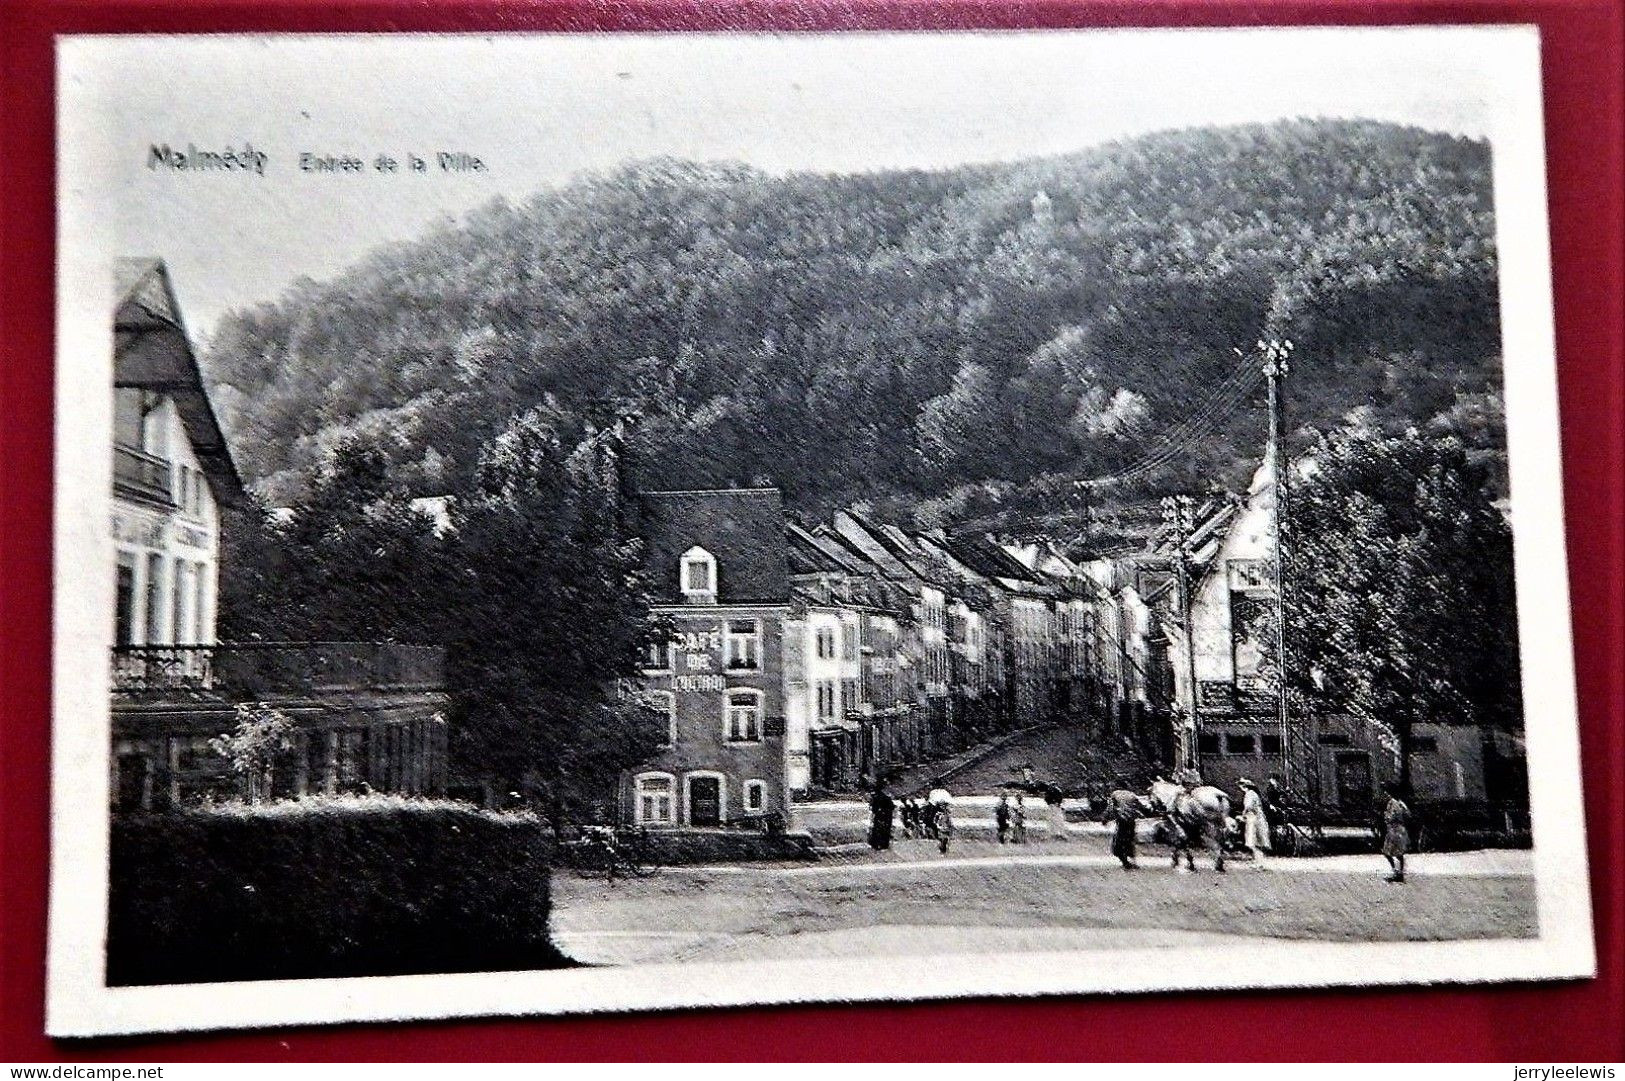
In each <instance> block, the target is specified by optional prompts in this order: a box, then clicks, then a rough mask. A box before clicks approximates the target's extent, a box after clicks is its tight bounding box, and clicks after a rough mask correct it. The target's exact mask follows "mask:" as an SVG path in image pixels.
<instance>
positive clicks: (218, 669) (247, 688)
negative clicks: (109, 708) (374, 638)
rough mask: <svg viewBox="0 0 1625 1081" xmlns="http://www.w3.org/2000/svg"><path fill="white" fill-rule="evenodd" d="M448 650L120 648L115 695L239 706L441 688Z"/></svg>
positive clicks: (269, 645)
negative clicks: (327, 694)
mask: <svg viewBox="0 0 1625 1081" xmlns="http://www.w3.org/2000/svg"><path fill="white" fill-rule="evenodd" d="M444 685H445V651H444V650H443V649H442V648H441V647H439V646H415V645H405V644H402V643H399V642H225V643H221V644H218V645H212V646H115V647H114V648H113V690H114V692H115V693H123V694H142V693H165V694H188V693H190V694H197V695H200V696H207V697H211V698H228V699H232V700H251V699H268V698H277V697H284V696H290V695H299V694H310V693H314V692H320V691H341V690H405V689H413V690H435V689H439V688H441V687H444Z"/></svg>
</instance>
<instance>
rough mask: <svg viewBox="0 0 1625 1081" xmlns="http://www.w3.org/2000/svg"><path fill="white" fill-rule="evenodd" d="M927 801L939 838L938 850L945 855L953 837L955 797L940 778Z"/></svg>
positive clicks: (933, 827)
mask: <svg viewBox="0 0 1625 1081" xmlns="http://www.w3.org/2000/svg"><path fill="white" fill-rule="evenodd" d="M925 802H926V805H927V809H928V811H929V813H930V816H931V825H932V829H933V832H934V834H935V836H936V839H937V850H938V851H939V852H941V853H942V854H943V855H947V854H948V842H949V841H950V840H952V839H953V834H954V819H953V810H952V808H953V802H954V797H953V796H952V795H951V794H950V793H949V792H948V788H947V786H946V785H945V784H944V783H943V782H942V780H941V779H940V778H939V779H938V780H937V782H936V785H935V786H934V787H933V788H932V789H931V791H930V792H929V793H928V794H927V795H926V797H925Z"/></svg>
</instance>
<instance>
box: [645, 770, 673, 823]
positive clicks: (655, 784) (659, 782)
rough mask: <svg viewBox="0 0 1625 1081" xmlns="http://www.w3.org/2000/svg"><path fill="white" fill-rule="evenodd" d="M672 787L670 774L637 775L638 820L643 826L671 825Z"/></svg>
mask: <svg viewBox="0 0 1625 1081" xmlns="http://www.w3.org/2000/svg"><path fill="white" fill-rule="evenodd" d="M674 787H675V786H674V782H673V781H672V778H671V775H670V774H667V773H654V774H648V775H646V776H643V777H639V778H638V790H637V801H636V813H637V819H638V822H639V823H641V824H642V825H645V826H669V825H671V823H672V821H673V814H672V791H673V788H674Z"/></svg>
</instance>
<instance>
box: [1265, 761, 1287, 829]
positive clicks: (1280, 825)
mask: <svg viewBox="0 0 1625 1081" xmlns="http://www.w3.org/2000/svg"><path fill="white" fill-rule="evenodd" d="M1263 798H1264V821H1266V822H1268V823H1269V827H1270V843H1271V844H1272V845H1276V846H1279V845H1281V844H1283V843H1284V842H1282V840H1281V836H1282V833H1283V831H1284V829H1285V827H1286V824H1287V823H1286V805H1287V794H1286V787H1285V786H1284V785H1282V784H1281V778H1279V777H1277V776H1276V775H1275V774H1273V773H1272V774H1270V776H1269V780H1267V781H1265V782H1264V791H1263Z"/></svg>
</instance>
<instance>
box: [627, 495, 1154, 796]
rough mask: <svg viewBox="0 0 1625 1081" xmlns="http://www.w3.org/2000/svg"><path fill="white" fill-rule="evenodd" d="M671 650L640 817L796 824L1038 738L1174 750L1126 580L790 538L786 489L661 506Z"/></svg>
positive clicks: (983, 546) (904, 548) (1064, 566)
mask: <svg viewBox="0 0 1625 1081" xmlns="http://www.w3.org/2000/svg"><path fill="white" fill-rule="evenodd" d="M640 502H641V522H640V530H641V533H642V536H643V540H644V550H645V556H646V559H647V562H648V565H647V567H646V570H647V572H648V574H649V578H650V581H651V582H652V583H653V590H654V596H655V604H654V610H653V614H654V616H655V617H656V619H657V622H658V623H659V624H660V625H661V626H663V627H664V628H665V633H664V635H663V636H662V637H661V638H660V639H659V640H658V641H656V643H655V644H654V645H653V646H652V647H651V650H650V654H649V656H648V657H647V658H645V664H646V667H645V668H644V670H643V673H642V679H641V680H640V682H639V688H638V691H637V693H639V694H640V695H641V697H642V701H643V702H644V703H645V705H647V706H648V708H650V709H652V710H654V711H656V712H657V713H658V714H659V715H660V718H661V727H662V728H663V730H664V731H665V732H666V733H667V740H666V744H665V746H664V747H663V748H662V749H661V750H660V752H659V753H658V754H657V755H656V756H654V757H653V758H652V759H650V760H649V761H647V762H645V763H643V764H642V765H640V766H639V767H638V768H637V769H634V770H631V771H628V773H627V774H626V776H625V777H624V779H623V787H622V792H621V807H622V812H623V815H624V817H625V818H627V819H628V820H630V821H633V822H636V823H640V824H643V825H651V826H691V827H710V826H719V825H723V824H725V823H737V822H739V821H741V820H748V819H755V818H767V817H768V816H778V817H780V818H788V816H789V812H790V805H791V802H792V801H793V800H796V799H800V798H804V797H807V796H810V795H817V794H821V793H830V792H851V791H854V790H857V789H860V788H862V787H864V786H866V785H869V784H872V783H874V782H875V781H877V780H888V779H890V778H893V777H895V776H897V775H898V774H899V773H901V772H904V771H906V770H908V769H909V767H915V766H921V765H922V764H929V763H932V762H935V761H939V760H941V759H943V758H945V757H948V756H950V755H953V754H954V753H956V752H958V751H961V750H963V749H965V748H967V747H970V746H973V745H975V744H978V743H981V742H984V741H987V740H990V739H993V738H996V737H998V736H1000V735H1003V734H1006V733H1009V732H1012V731H1015V730H1018V729H1022V728H1028V727H1031V726H1035V725H1040V724H1050V723H1070V724H1079V725H1085V726H1088V729H1089V731H1090V732H1091V733H1092V734H1093V735H1094V736H1095V737H1097V738H1098V739H1100V740H1102V741H1114V742H1116V743H1120V744H1127V745H1130V746H1136V747H1138V748H1140V749H1142V750H1143V751H1144V752H1145V753H1146V754H1148V755H1154V756H1157V757H1163V756H1166V755H1167V754H1169V753H1170V748H1169V747H1168V746H1167V744H1166V736H1167V733H1168V732H1169V725H1168V724H1167V720H1166V717H1165V716H1164V715H1163V714H1164V713H1165V708H1166V694H1163V695H1162V696H1161V697H1160V698H1159V696H1158V693H1157V692H1158V687H1157V686H1155V680H1154V679H1153V678H1152V676H1151V675H1150V673H1151V672H1152V670H1153V665H1152V658H1151V650H1152V648H1153V647H1152V644H1151V638H1152V635H1151V634H1150V630H1151V620H1150V609H1149V608H1148V607H1147V605H1146V604H1145V603H1144V601H1143V600H1142V599H1141V597H1140V595H1139V586H1138V583H1137V581H1136V580H1135V578H1134V576H1133V575H1125V574H1123V573H1122V567H1121V565H1119V564H1116V563H1113V562H1110V561H1101V562H1100V563H1098V564H1079V563H1076V562H1074V561H1072V560H1070V559H1068V558H1067V557H1066V556H1065V555H1063V554H1062V553H1061V552H1059V551H1058V550H1056V549H1055V547H1054V546H1053V545H1049V544H1045V543H1029V544H1025V545H1018V544H1013V543H1009V542H1005V541H1001V540H999V539H996V538H994V537H990V536H984V537H950V536H948V535H947V534H945V533H943V532H941V531H934V530H924V531H922V530H905V529H902V528H899V527H897V526H895V525H892V524H889V523H882V522H878V521H876V520H874V519H872V518H871V517H869V516H868V515H866V514H864V513H863V512H861V511H859V510H856V509H850V510H843V511H839V512H837V513H836V514H835V515H834V516H833V518H831V519H830V520H829V521H825V522H818V523H815V524H809V523H803V522H797V521H794V520H792V519H791V518H790V517H789V516H788V515H787V514H786V512H785V509H784V507H783V503H782V499H781V496H780V493H779V492H778V490H777V489H774V488H750V489H727V490H706V491H669V492H646V493H643V494H642V496H641V499H640Z"/></svg>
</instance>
